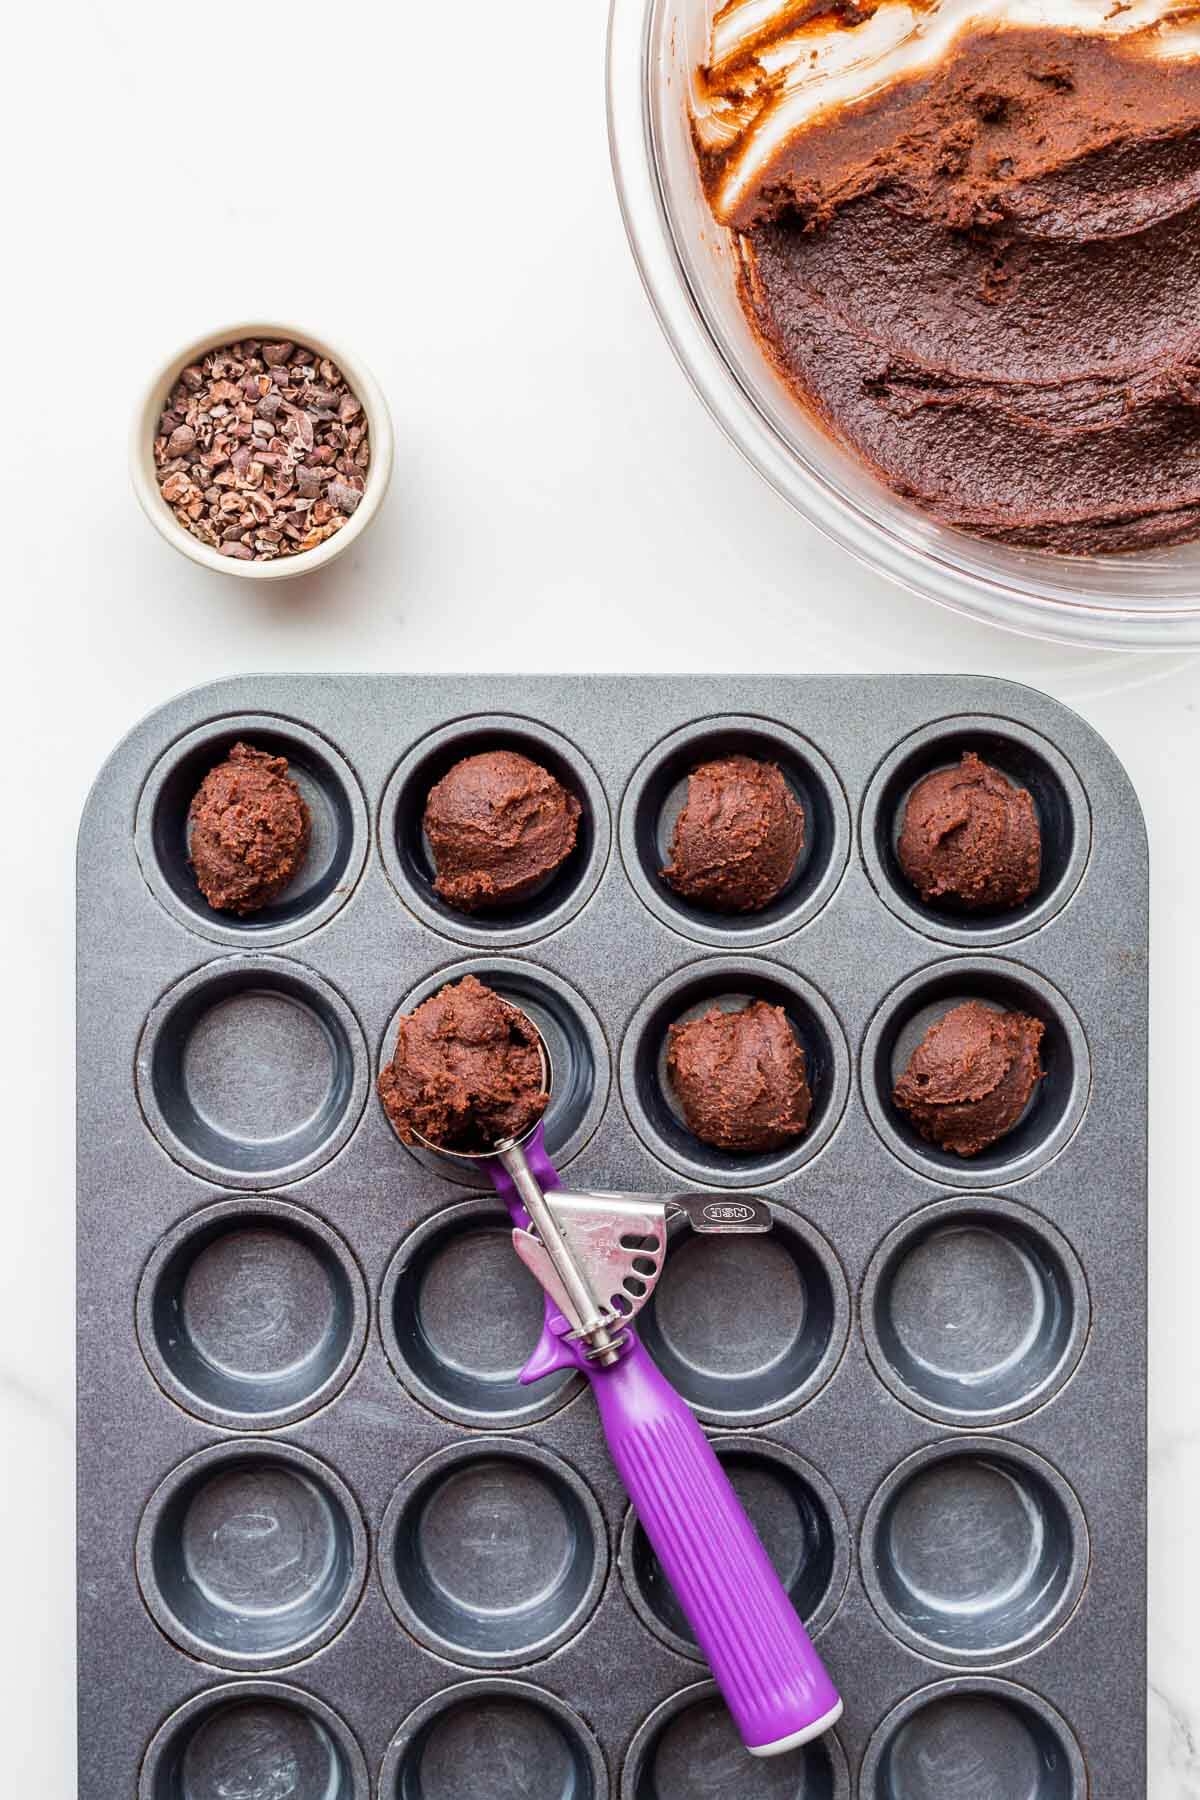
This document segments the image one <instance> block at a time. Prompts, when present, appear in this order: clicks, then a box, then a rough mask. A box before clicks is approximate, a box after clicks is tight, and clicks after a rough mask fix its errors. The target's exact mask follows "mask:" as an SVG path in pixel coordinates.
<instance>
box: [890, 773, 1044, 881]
mask: <svg viewBox="0 0 1200 1800" xmlns="http://www.w3.org/2000/svg"><path fill="white" fill-rule="evenodd" d="M897 855H898V857H899V859H900V867H901V868H902V869H903V870H904V873H905V874H906V875H907V876H908V879H909V880H910V881H911V882H912V884H913V886H914V887H915V888H916V890H917V892H918V893H919V894H920V896H921V898H922V899H923V900H944V899H949V900H955V901H958V902H959V903H960V904H961V905H962V906H967V907H980V906H1020V905H1021V904H1022V902H1023V901H1026V900H1028V899H1029V897H1030V895H1031V894H1033V893H1034V892H1036V890H1037V885H1038V882H1039V880H1040V879H1041V873H1042V831H1041V826H1040V824H1039V822H1038V815H1037V809H1036V807H1035V806H1034V804H1033V797H1032V795H1031V794H1030V793H1029V791H1028V789H1027V788H1023V787H1014V786H1013V784H1012V782H1011V781H1009V780H1008V779H1007V777H1006V776H1004V775H1002V774H1001V773H1000V771H999V770H998V769H993V768H992V767H991V765H990V764H989V763H985V762H982V761H981V760H980V758H979V757H978V756H976V755H975V754H974V752H973V751H970V750H968V751H967V752H966V754H965V755H964V756H963V759H962V761H961V762H960V763H959V765H958V767H957V768H956V769H935V770H934V771H933V773H932V774H931V775H926V776H925V778H924V780H923V781H918V783H917V784H916V786H915V787H914V788H913V790H912V793H911V794H910V795H909V797H908V804H907V806H906V807H905V809H904V821H903V824H902V825H901V828H900V842H899V845H898V846H897Z"/></svg>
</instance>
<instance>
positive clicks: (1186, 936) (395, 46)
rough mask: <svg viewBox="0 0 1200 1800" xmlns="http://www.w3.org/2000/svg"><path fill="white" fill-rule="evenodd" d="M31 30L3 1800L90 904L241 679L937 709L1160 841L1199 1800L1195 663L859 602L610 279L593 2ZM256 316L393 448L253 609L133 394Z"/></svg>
mask: <svg viewBox="0 0 1200 1800" xmlns="http://www.w3.org/2000/svg"><path fill="white" fill-rule="evenodd" d="M447 17H450V18H452V20H453V26H452V37H453V40H454V44H455V50H454V63H455V75H454V80H453V82H451V81H450V80H449V79H448V78H447V67H446V63H445V61H444V57H445V54H446V26H445V20H446V19H447ZM6 29H7V31H8V33H9V49H10V53H9V59H8V67H9V71H10V84H9V91H8V93H7V95H6V101H5V107H4V113H5V117H4V120H3V124H2V125H0V131H2V132H3V134H4V139H5V150H6V156H5V167H6V168H7V170H8V171H9V180H8V181H7V183H6V190H7V191H6V210H7V212H8V228H7V231H6V238H7V240H8V244H9V248H10V251H15V252H16V257H15V260H12V261H10V262H9V272H8V276H7V285H6V290H5V296H4V301H3V308H4V312H5V314H6V324H7V329H6V331H5V334H4V340H3V357H2V359H0V362H2V367H3V375H2V377H0V384H2V387H0V391H2V392H3V396H4V399H5V401H6V405H5V407H4V421H5V422H4V425H3V428H2V429H0V456H2V457H3V462H4V465H5V479H4V484H3V489H2V491H3V494H4V496H5V504H6V508H7V515H8V516H7V522H6V527H7V548H8V556H7V561H8V568H7V570H6V575H7V580H6V584H5V586H6V601H5V620H6V631H7V634H8V639H9V655H8V658H7V659H6V660H7V664H8V682H7V717H8V728H7V732H6V739H5V745H4V749H3V753H2V755H3V763H4V776H5V782H4V786H5V796H6V797H5V806H4V813H3V818H4V828H3V829H2V830H0V856H2V858H3V879H2V880H0V904H2V906H3V915H4V917H3V923H4V941H5V946H6V951H7V955H6V959H5V962H6V967H7V970H8V976H7V984H6V1001H7V1009H6V1010H7V1016H8V1019H9V1026H8V1029H7V1030H6V1032H5V1033H4V1034H3V1037H2V1039H0V1056H2V1058H3V1080H4V1086H5V1090H6V1092H7V1095H8V1098H9V1104H8V1108H7V1113H8V1119H9V1128H10V1133H12V1134H13V1135H12V1136H10V1143H11V1142H14V1141H15V1145H16V1153H15V1161H14V1162H10V1164H9V1175H8V1191H7V1200H6V1254H5V1257H4V1259H3V1303H2V1304H0V1433H2V1436H0V1444H2V1451H3V1467H4V1470H5V1475H6V1479H5V1480H4V1482H3V1483H2V1484H0V1544H2V1545H3V1557H4V1564H5V1574H4V1582H3V1592H4V1601H5V1614H6V1617H7V1622H8V1629H6V1630H4V1631H3V1632H0V1711H2V1714H3V1730H2V1734H0V1735H2V1741H3V1759H2V1761H3V1769H4V1781H3V1785H4V1788H5V1791H6V1792H9V1793H12V1794H13V1795H14V1796H15V1795H17V1794H20V1795H21V1796H30V1797H32V1796H34V1795H36V1796H38V1800H67V1796H69V1795H71V1794H73V1793H74V1790H75V1775H74V1695H73V1654H74V1652H73V1584H74V1561H73V1500H74V1496H73V1471H72V1454H73V1449H72V1431H73V1394H72V1377H73V1369H72V1359H73V1311H74V1295H73V1279H72V1243H73V1222H74V1199H73V1150H72V1126H71V1099H70V1096H71V1090H72V1060H71V1046H72V983H73V967H72V958H73V941H72V907H73V894H72V877H73V853H74V833H75V825H76V821H77V818H78V814H79V811H80V807H81V805H82V802H83V798H84V795H85V793H86V791H87V787H88V784H89V782H90V780H91V778H92V776H93V774H94V772H95V771H96V769H97V767H98V766H99V764H100V762H101V761H102V759H103V758H104V756H105V754H106V753H107V751H108V749H109V748H110V746H111V745H112V744H113V742H114V741H115V740H116V738H117V737H118V736H119V735H120V734H121V733H123V732H124V731H125V730H126V729H127V728H128V727H129V726H130V725H132V724H133V723H134V721H135V720H136V719H137V718H139V717H140V716H141V715H142V714H143V713H144V712H146V711H147V710H148V709H149V708H151V707H152V706H154V705H156V704H157V703H158V702H159V701H160V700H162V699H163V698H165V697H166V696H168V695H169V694H171V693H173V692H174V691H176V690H177V689H179V688H181V687H185V686H189V685H191V684H193V683H198V682H202V681H206V680H208V679H210V678H212V677H215V676H219V675H225V674H231V673H235V672H243V671H248V670H254V669H271V670H282V669H330V670H357V669H401V670H404V669H409V670H447V669H456V668H458V669H471V670H488V669H506V670H511V669H532V670H551V669H565V670H570V671H589V670H625V671H631V670H706V671H711V670H722V669H727V670H732V669H741V670H750V671H753V670H756V669H763V670H767V669H772V670H779V669H793V670H797V671H826V670H828V671H841V670H921V669H939V670H968V671H986V672H990V673H993V674H999V675H1005V676H1011V677H1013V678H1015V679H1018V680H1022V681H1028V682H1032V683H1035V684H1036V685H1038V686H1040V687H1043V688H1045V689H1047V690H1048V691H1049V692H1050V693H1052V694H1055V695H1057V696H1058V697H1059V698H1060V699H1062V700H1065V701H1066V702H1068V703H1069V704H1070V705H1072V706H1075V707H1077V708H1078V709H1079V710H1080V711H1081V712H1083V713H1084V714H1085V715H1086V716H1087V718H1088V719H1090V720H1091V722H1092V723H1093V724H1094V725H1095V726H1097V727H1098V729H1099V730H1100V731H1101V732H1103V733H1104V734H1105V736H1106V737H1107V738H1108V739H1109V740H1110V742H1111V743H1112V744H1113V746H1114V748H1115V749H1116V751H1117V753H1118V755H1119V756H1120V757H1121V758H1122V759H1123V760H1124V762H1125V763H1126V765H1127V767H1128V768H1129V770H1130V773H1131V774H1132V776H1133V779H1134V781H1135V783H1136V784H1137V787H1138V789H1139V791H1140V793H1141V797H1142V800H1143V803H1144V805H1145V809H1146V814H1147V818H1148V822H1149V829H1150V841H1151V846H1152V893H1153V924H1152V942H1153V961H1152V1070H1151V1078H1152V1104H1151V1133H1152V1137H1151V1197H1150V1205H1151V1215H1152V1216H1151V1311H1150V1342H1151V1384H1150V1473H1151V1497H1150V1521H1151V1546H1150V1699H1149V1738H1150V1767H1151V1775H1150V1782H1149V1793H1150V1795H1151V1796H1152V1800H1198V1797H1200V1622H1198V1617H1200V1532H1198V1530H1197V1520H1198V1518H1200V1399H1198V1396H1200V1333H1198V1332H1197V1330H1196V1313H1197V1306H1196V1282H1195V1266H1196V1261H1197V1259H1198V1258H1200V1209H1198V1207H1197V1201H1196V1198H1195V1192H1194V1187H1195V1183H1194V1176H1193V1172H1192V1170H1191V1157H1192V1155H1193V1154H1194V1150H1193V1148H1192V1145H1193V1141H1194V1134H1195V1115H1196V1096H1195V1087H1196V1074H1195V1070H1196V1059H1195V1052H1194V1047H1193V1036H1194V1031H1195V1019H1196V1017H1197V1015H1198V1013H1200V933H1198V932H1197V930H1196V901H1195V899H1194V896H1193V889H1194V888H1195V887H1196V885H1197V883H1198V882H1200V831H1198V828H1197V803H1196V797H1195V778H1196V774H1195V772H1196V769H1197V766H1198V758H1200V710H1198V705H1197V703H1198V699H1200V665H1198V664H1197V663H1196V662H1195V661H1193V660H1191V659H1189V658H1186V657H1182V656H1144V657H1137V658H1122V657H1116V656H1111V655H1102V654H1091V653H1085V652H1079V651H1065V650H1058V649H1055V648H1054V647H1053V646H1046V645H1041V644H1037V643H1033V642H1028V641H1023V640H1020V639H1017V638H1013V637H1007V636H1004V635H1001V634H999V633H997V632H994V631H991V630H987V629H984V628H982V627H976V626H973V625H971V624H969V623H966V622H964V621H962V620H959V619H957V618H955V617H953V616H951V615H949V614H947V613H943V612H940V611H938V610H936V609H934V608H933V607H931V606H929V605H926V604H924V603H922V602H921V601H918V600H916V599H912V598H910V597H908V596H906V595H904V594H901V593H899V592H896V591H893V590H892V589H891V588H889V587H887V586H885V585H884V584H883V583H882V582H879V581H876V580H874V579H872V578H871V577H870V576H868V575H867V574H865V573H864V572H863V571H862V570H860V569H859V568H857V567H856V566H855V565H854V564H852V563H851V562H850V561H849V560H847V558H846V557H844V556H843V555H842V554H841V553H839V552H838V551H837V550H835V549H834V548H833V547H831V546H829V545H827V544H826V543H825V542H824V541H823V540H822V539H820V538H819V537H817V536H816V535H815V533H813V532H812V531H811V530H809V529H808V528H807V527H806V526H805V525H804V524H803V523H802V522H801V521H800V520H799V519H797V518H796V517H795V516H794V515H793V514H791V513H790V512H789V511H788V510H787V508H786V507H785V506H784V505H783V504H782V503H781V502H780V501H778V500H776V499H775V497H774V496H773V495H772V494H771V493H770V492H769V491H768V490H767V489H766V488H765V487H764V486H763V485H762V484H761V483H760V482H759V481H758V479H757V478H756V477H755V476H754V475H753V474H751V473H750V471H749V470H748V469H746V468H745V467H744V466H743V465H742V463H741V462H740V461H739V459H738V457H737V456H736V454H735V453H734V452H733V451H732V450H731V449H730V448H729V447H728V445H727V444H726V443H725V442H724V441H723V440H722V439H721V437H720V436H719V434H718V433H717V431H716V430H715V429H714V428H713V427H712V426H711V425H710V424H709V422H708V420H707V419H706V417H705V416H704V414H703V413H702V411H701V409H700V407H699V405H698V403H697V402H696V400H695V399H694V398H693V396H692V394H691V392H690V391H689V389H688V388H687V386H686V384H685V382H684V380H683V377H682V376H681V375H680V373H679V372H678V370H677V369H676V367H675V365H674V363H673V361H672V359H671V356H670V354H669V352H668V350H667V348H666V346H665V344H664V342H663V340H662V339H661V337H660V336H659V333H658V328H657V326H656V325H655V323H654V320H653V318H652V316H651V313H650V310H649V307H648V306H647V304H646V302H645V300H644V298H643V295H642V292H641V290H640V287H639V285H638V281H637V278H636V276H635V273H634V270H633V266H632V262H631V259H630V256H629V254H628V251H627V248H626V244H625V240H624V236H623V233H622V230H621V226H620V222H619V218H618V214H617V208H616V204H615V201H614V198H613V195H612V191H611V186H610V179H609V170H608V160H607V149H606V142H605V131H604V114H603V94H602V58H603V37H604V17H603V6H602V4H601V0H589V3H588V4H582V5H576V6H563V5H561V4H551V0H525V4H524V5H523V6H522V7H520V8H518V9H516V10H515V11H514V9H512V8H502V7H495V6H492V5H490V4H484V0H467V4H466V6H465V7H457V8H454V9H451V12H450V13H449V14H448V13H447V11H446V9H442V8H431V9H427V16H425V17H422V15H421V13H420V12H419V11H418V9H417V8H415V7H403V6H401V7H394V8H390V9H386V11H385V9H382V8H380V9H374V8H368V7H366V6H360V7H358V8H353V7H351V8H343V9H341V10H340V11H339V10H338V9H333V10H332V11H331V10H330V9H329V8H328V7H324V6H318V5H316V4H314V3H313V0H298V3H297V4H296V5H293V6H291V7H289V8H287V9H286V10H284V11H280V10H278V9H275V10H273V11H270V12H268V11H267V10H266V9H263V10H262V11H261V12H260V11H259V10H258V9H252V8H247V7H237V6H233V5H231V4H228V0H213V3H212V4H210V5H208V6H207V7H205V8H204V9H203V11H202V12H201V13H199V14H198V13H196V11H195V10H194V9H188V8H176V7H166V6H162V5H161V4H157V3H156V0H125V3H124V4H123V5H121V6H119V7H107V6H93V5H86V4H83V3H82V0H74V3H72V0H68V4H67V5H66V7H65V8H58V9H53V8H49V7H45V6H42V7H32V8H21V9H18V12H17V14H16V15H15V16H14V17H13V18H12V19H10V21H9V22H8V25H7V27H6ZM14 39H15V41H14ZM260 51H261V52H263V54H262V55H261V56H260V54H259V52H260ZM292 71H300V73H298V74H296V73H292ZM564 71H565V72H566V73H565V78H564ZM572 71H574V73H573V74H572ZM456 104H457V105H459V106H460V107H462V108H463V109H464V110H465V113H466V114H467V115H468V116H470V117H471V118H473V119H475V120H477V121H482V122H483V123H482V124H481V125H480V129H479V131H478V134H477V135H475V136H473V135H472V134H470V133H466V132H463V131H461V130H460V129H459V128H458V127H457V125H456V122H455V119H454V117H453V115H452V112H451V111H450V109H451V108H453V107H454V106H455V105H456ZM550 145H552V146H553V148H552V150H549V149H548V146H550ZM431 176H432V177H433V179H434V181H435V182H436V190H435V192H433V193H432V194H429V193H426V191H424V185H423V184H424V183H425V182H426V181H428V180H429V179H430V178H431ZM439 196H440V197H442V199H443V201H444V204H439ZM254 310H260V311H262V312H264V313H270V312H272V311H274V312H275V313H277V314H282V315H292V316H295V317H297V318H299V319H301V320H311V321H312V322H313V324H314V327H317V328H320V327H321V326H325V327H327V328H328V330H329V332H330V334H331V335H333V336H335V337H340V338H342V339H344V340H345V341H346V342H347V343H349V344H351V345H353V346H355V347H356V348H357V350H358V352H359V354H360V355H361V356H362V357H363V358H364V359H365V360H366V361H367V362H368V363H369V364H370V365H371V367H372V368H373V369H374V371H375V373H376V375H377V376H378V377H379V379H380V380H381V381H382V383H383V385H384V387H385V389H386V391H387V393H388V395H389V397H390V400H391V404H392V409H393V414H394V418H395V424H396V432H397V461H396V473H395V480H394V485H393V491H392V494H391V496H390V498H389V500H388V503H387V505H386V507H385V510H384V513H383V515H382V516H381V518H380V520H379V521H378V523H377V524H376V525H375V527H374V528H373V529H372V531H371V532H370V533H369V534H368V535H367V536H366V538H365V539H364V541H363V542H362V544H361V545H360V546H358V547H356V549H355V550H354V551H352V552H351V553H350V554H349V555H348V556H347V557H345V558H344V559H343V560H342V561H341V562H339V563H338V564H337V565H336V566H335V567H334V568H333V569H332V570H329V571H327V572H325V573H324V574H322V575H318V576H316V577H313V578H312V579H310V580H307V581H302V582H299V583H287V584H283V585H281V586H274V587H272V588H270V589H268V590H267V591H255V590H251V589H250V588H248V586H247V585H246V584H242V583H239V582H237V581H234V580H232V579H225V578H222V577H219V576H214V575H211V574H209V573H207V572H206V571H204V570H201V569H197V568H195V567H193V566H192V565H190V564H189V563H186V562H185V561H184V560H183V559H182V558H180V557H178V556H176V555H174V554H173V553H172V552H171V551H170V550H169V549H168V548H167V547H166V546H165V545H164V544H163V543H162V542H161V541H160V540H159V539H158V538H157V536H156V535H155V534H154V533H153V532H152V531H151V530H150V529H149V527H148V526H147V524H146V523H145V521H144V520H143V519H142V517H141V516H140V514H139V513H138V511H137V509H136V507H135V505H134V502H133V499H132V496H131V493H130V491H129V487H128V481H127V477H126V470H125V434H126V427H127V424H128V416H129V412H130V408H131V405H132V401H133V398H134V395H135V392H136V389H137V386H138V384H139V382H140V381H141V380H142V379H143V378H144V376H145V375H146V374H147V373H148V372H149V369H150V368H151V366H152V365H154V364H155V363H156V361H157V360H158V359H159V358H160V357H161V356H163V355H165V354H166V353H167V352H168V351H169V350H170V349H171V348H173V346H174V344H175V342H176V341H183V339H184V338H185V337H186V336H187V335H188V334H190V333H192V332H202V331H204V330H206V329H207V328H208V327H209V326H210V325H212V324H215V323H219V322H221V321H222V320H224V319H226V318H228V317H231V316H234V315H237V314H244V313H247V312H251V311H254ZM14 640H15V641H14ZM97 904H103V896H97ZM14 1126H15V1133H13V1127H14ZM85 1753H86V1746H85ZM113 1800H126V1797H125V1796H115V1795H114V1796H113ZM1129 1800H1136V1797H1135V1796H1130V1797H1129Z"/></svg>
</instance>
